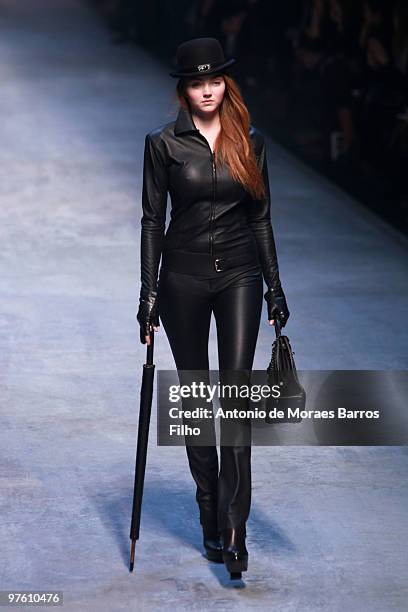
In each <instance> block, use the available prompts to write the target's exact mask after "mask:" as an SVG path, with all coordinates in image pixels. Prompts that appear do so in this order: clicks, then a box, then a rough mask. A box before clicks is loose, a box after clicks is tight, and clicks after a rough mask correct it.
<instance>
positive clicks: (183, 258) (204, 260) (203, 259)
mask: <svg viewBox="0 0 408 612" xmlns="http://www.w3.org/2000/svg"><path fill="white" fill-rule="evenodd" d="M246 263H248V264H249V263H252V265H254V266H256V265H259V258H258V256H257V253H254V251H253V250H252V249H247V250H246V251H241V252H236V253H234V254H231V255H228V256H223V255H210V253H194V252H189V251H180V250H172V251H164V252H163V256H162V267H163V269H167V270H173V271H174V272H180V273H182V274H197V275H203V276H207V275H210V276H212V275H214V276H216V275H217V274H218V273H221V272H224V271H225V270H230V269H231V268H236V267H237V266H241V265H243V264H246Z"/></svg>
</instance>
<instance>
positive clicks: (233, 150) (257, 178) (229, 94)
mask: <svg viewBox="0 0 408 612" xmlns="http://www.w3.org/2000/svg"><path fill="white" fill-rule="evenodd" d="M222 76H223V78H224V81H225V93H224V97H223V100H222V102H221V104H220V106H219V109H218V110H219V114H220V123H221V130H220V133H219V135H218V137H217V139H216V141H215V143H214V154H215V161H216V163H217V162H222V163H225V164H227V165H228V167H229V169H230V173H231V176H232V177H233V178H234V179H235V180H236V181H238V182H239V183H241V184H242V185H243V187H244V188H245V189H246V190H247V191H248V192H249V193H250V195H251V196H252V197H253V198H254V199H255V200H260V199H262V198H264V197H265V195H266V189H265V183H264V180H263V178H262V169H261V168H259V166H258V164H257V159H256V155H255V151H254V148H253V145H252V142H251V138H250V136H249V127H250V115H249V112H248V109H247V107H246V104H245V102H244V100H243V97H242V94H241V91H240V89H239V87H238V85H237V83H236V81H235V80H234V79H233V78H232V77H230V76H229V75H228V74H225V73H223V75H222ZM187 81H188V79H186V78H180V79H179V81H178V82H177V86H176V96H177V98H178V101H179V103H180V105H181V106H182V107H183V108H185V109H186V110H189V103H188V98H187V96H186V93H185V87H186V84H187Z"/></svg>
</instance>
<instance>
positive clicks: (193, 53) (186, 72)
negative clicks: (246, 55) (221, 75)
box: [169, 38, 235, 77]
mask: <svg viewBox="0 0 408 612" xmlns="http://www.w3.org/2000/svg"><path fill="white" fill-rule="evenodd" d="M176 62H177V72H170V73H169V74H170V76H172V77H190V76H198V75H201V74H213V73H214V72H219V71H220V70H222V69H223V68H227V67H228V66H231V64H234V63H235V59H234V58H231V59H229V60H226V59H225V56H224V51H223V49H222V47H221V44H220V42H219V41H218V40H217V39H216V38H193V39H192V40H186V41H185V42H183V43H181V45H179V46H178V48H177V53H176Z"/></svg>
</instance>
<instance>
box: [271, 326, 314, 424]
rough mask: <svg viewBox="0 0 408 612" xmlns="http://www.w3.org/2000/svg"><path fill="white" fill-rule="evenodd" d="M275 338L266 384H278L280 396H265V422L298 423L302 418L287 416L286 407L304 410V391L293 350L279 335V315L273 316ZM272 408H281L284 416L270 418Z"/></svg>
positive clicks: (287, 341)
mask: <svg viewBox="0 0 408 612" xmlns="http://www.w3.org/2000/svg"><path fill="white" fill-rule="evenodd" d="M275 333H276V339H275V340H274V342H273V344H272V356H271V360H270V363H269V365H268V368H267V380H268V385H269V386H270V387H272V386H273V385H278V386H279V388H280V396H279V397H277V398H274V397H273V396H272V395H271V396H270V397H267V398H266V403H265V410H266V411H267V414H266V418H265V421H266V423H300V422H301V420H302V418H301V417H299V418H296V417H289V416H288V412H287V409H288V408H289V407H290V408H292V410H294V409H296V408H299V409H300V410H304V408H305V405H306V392H305V390H304V388H303V387H302V385H301V384H300V382H299V378H298V375H297V370H296V366H295V360H294V359H293V355H294V351H292V347H291V345H290V342H289V338H288V337H287V336H283V335H281V323H280V320H279V317H277V316H275ZM273 408H277V409H278V410H283V411H284V413H285V416H284V417H277V418H275V419H274V418H270V417H269V411H270V410H272V409H273Z"/></svg>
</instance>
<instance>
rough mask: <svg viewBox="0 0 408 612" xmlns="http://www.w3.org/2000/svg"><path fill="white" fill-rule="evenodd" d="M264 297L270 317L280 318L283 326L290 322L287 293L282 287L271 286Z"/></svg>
mask: <svg viewBox="0 0 408 612" xmlns="http://www.w3.org/2000/svg"><path fill="white" fill-rule="evenodd" d="M264 298H265V300H266V303H267V307H268V319H269V320H271V319H275V317H278V318H279V321H280V324H281V327H285V325H286V323H287V322H288V319H289V316H290V312H289V309H288V305H287V303H286V298H285V294H284V293H283V290H282V287H281V286H280V285H278V286H277V287H271V288H269V289H268V291H267V292H266V293H265V294H264Z"/></svg>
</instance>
